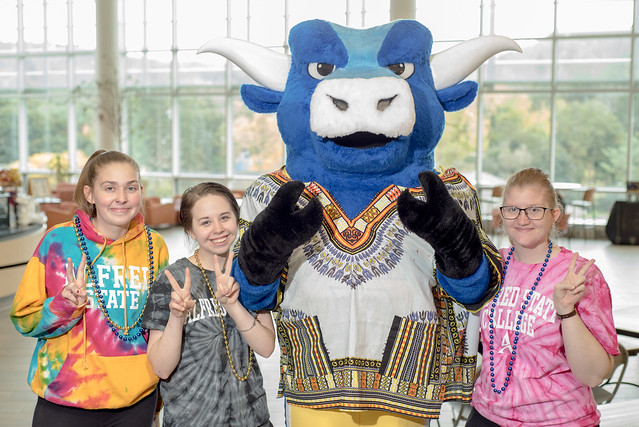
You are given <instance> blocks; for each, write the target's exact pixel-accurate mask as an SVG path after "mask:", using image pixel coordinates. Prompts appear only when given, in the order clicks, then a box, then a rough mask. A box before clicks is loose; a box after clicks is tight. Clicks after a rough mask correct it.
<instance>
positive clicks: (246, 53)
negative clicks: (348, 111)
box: [197, 38, 291, 92]
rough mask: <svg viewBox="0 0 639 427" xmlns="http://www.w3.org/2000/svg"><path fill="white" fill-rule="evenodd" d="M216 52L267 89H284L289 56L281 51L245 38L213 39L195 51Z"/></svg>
mask: <svg viewBox="0 0 639 427" xmlns="http://www.w3.org/2000/svg"><path fill="white" fill-rule="evenodd" d="M202 52H211V53H217V54H219V55H222V56H224V57H225V58H227V59H228V60H229V61H231V62H233V63H234V64H235V65H237V66H238V67H240V68H241V69H242V70H243V71H244V72H245V73H246V74H248V75H249V76H250V77H251V78H252V79H253V80H255V81H256V82H258V83H259V84H261V85H262V86H265V87H267V88H269V89H273V90H277V91H280V92H281V91H284V88H285V87H286V79H287V78H288V71H289V69H290V68H291V58H290V56H288V55H285V54H283V53H277V52H274V51H272V50H270V49H267V48H265V47H264V46H260V45H258V44H255V43H251V42H248V41H246V40H238V39H231V38H223V39H213V40H209V41H207V42H206V43H204V44H203V45H202V47H200V48H199V49H198V51H197V53H198V54H200V53H202Z"/></svg>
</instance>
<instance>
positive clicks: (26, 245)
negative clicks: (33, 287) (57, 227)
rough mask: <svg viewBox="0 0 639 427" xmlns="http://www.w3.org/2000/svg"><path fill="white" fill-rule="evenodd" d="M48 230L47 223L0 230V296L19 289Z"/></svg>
mask: <svg viewBox="0 0 639 427" xmlns="http://www.w3.org/2000/svg"><path fill="white" fill-rule="evenodd" d="M46 230H47V226H46V224H34V225H29V226H26V227H14V228H9V229H2V230H1V231H0V298H2V297H5V296H7V295H12V294H14V293H15V291H16V289H18V285H19V284H20V279H21V278H22V274H23V273H24V269H25V267H26V265H27V263H28V262H29V260H30V259H31V256H32V255H33V251H34V250H35V248H36V246H37V245H38V243H39V242H40V239H41V238H42V236H44V232H45V231H46Z"/></svg>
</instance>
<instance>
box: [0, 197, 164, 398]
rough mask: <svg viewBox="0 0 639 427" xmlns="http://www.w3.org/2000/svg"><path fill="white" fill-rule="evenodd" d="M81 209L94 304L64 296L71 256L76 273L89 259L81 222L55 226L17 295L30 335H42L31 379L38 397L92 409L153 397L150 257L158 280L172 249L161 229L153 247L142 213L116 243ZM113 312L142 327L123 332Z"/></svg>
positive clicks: (17, 314)
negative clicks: (146, 318) (143, 322)
mask: <svg viewBox="0 0 639 427" xmlns="http://www.w3.org/2000/svg"><path fill="white" fill-rule="evenodd" d="M76 214H77V216H78V217H79V218H80V229H81V231H82V234H83V237H84V240H83V241H84V242H86V248H87V250H88V254H89V257H90V260H91V261H90V263H91V264H92V270H93V272H94V276H93V277H94V279H93V280H90V279H89V277H88V276H89V275H88V274H87V279H86V282H87V285H86V286H87V294H88V298H87V303H86V304H85V305H83V306H80V307H78V306H76V305H75V304H72V303H70V302H69V301H67V300H66V299H65V298H64V297H63V296H62V293H61V292H62V288H63V287H64V286H65V284H66V277H67V274H66V268H67V258H71V259H72V261H73V267H74V271H77V268H78V265H80V261H81V258H82V250H81V248H80V244H79V243H78V242H79V241H81V239H82V236H78V235H76V230H75V228H74V225H73V222H66V223H62V224H59V225H57V226H55V227H53V228H52V229H50V230H49V231H48V232H47V233H46V234H45V235H44V237H43V238H42V240H41V241H40V243H39V244H38V247H37V248H36V250H35V252H34V254H33V257H32V258H31V260H30V261H29V263H28V264H27V267H26V270H25V273H24V276H23V277H22V281H21V282H20V286H19V288H18V290H17V292H16V295H15V298H14V301H13V306H12V307H11V320H12V321H13V324H14V326H15V327H16V329H17V330H18V332H20V333H21V334H22V335H25V336H29V337H34V338H37V339H38V342H37V345H36V347H35V351H34V353H33V357H32V359H31V365H30V367H29V377H28V382H29V384H30V385H31V388H32V389H33V391H34V392H35V393H36V394H37V395H38V396H40V397H42V398H44V399H46V400H48V401H50V402H53V403H56V404H59V405H65V406H73V407H79V408H84V409H106V408H122V407H127V406H130V405H132V404H134V403H136V402H137V401H139V400H140V399H142V398H144V397H145V396H147V395H149V394H150V393H151V392H152V391H153V390H154V389H155V387H156V384H157V382H158V378H157V377H156V376H155V375H154V374H153V370H152V369H151V365H150V363H149V361H148V359H147V356H146V345H147V344H146V338H147V335H146V332H143V330H142V329H141V327H140V324H139V320H140V319H141V317H142V314H143V311H144V307H145V306H146V300H147V295H148V290H149V289H148V278H149V267H150V265H151V262H150V260H152V261H153V264H152V265H153V273H154V277H157V275H158V272H159V271H160V270H161V269H162V268H164V267H165V266H166V264H167V263H168V258H169V255H168V250H167V247H166V244H165V243H164V239H163V238H162V236H160V235H159V234H158V233H156V232H155V231H153V230H149V233H150V238H151V245H150V246H149V233H147V230H146V228H145V226H144V220H143V217H142V215H141V214H138V215H137V216H136V217H135V218H134V219H133V220H132V221H131V223H130V225H129V230H128V231H127V233H126V234H125V235H124V237H121V238H120V239H118V240H115V241H113V240H111V239H109V238H106V237H104V236H102V235H101V234H100V233H99V232H98V231H97V230H96V229H95V228H94V227H93V225H92V223H91V220H90V219H89V217H88V216H87V215H86V214H85V213H83V212H82V211H79V210H78V211H76ZM100 301H102V304H100ZM107 316H108V318H109V319H111V321H112V323H114V324H115V325H119V326H121V327H124V326H131V325H135V327H134V328H132V329H131V330H130V331H129V333H128V335H123V330H121V329H118V328H117V327H112V326H109V321H108V319H107ZM118 335H120V336H122V337H123V338H124V339H123V338H120V337H119V336H118Z"/></svg>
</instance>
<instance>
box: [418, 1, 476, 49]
mask: <svg viewBox="0 0 639 427" xmlns="http://www.w3.org/2000/svg"><path fill="white" fill-rule="evenodd" d="M417 3H418V4H417V6H416V9H417V10H416V15H415V17H416V19H417V20H418V21H419V22H421V23H422V24H424V25H426V26H427V27H428V29H429V30H430V32H431V33H432V34H433V40H435V41H445V40H467V39H472V38H474V37H477V36H478V35H479V23H480V11H481V9H480V8H479V5H480V3H481V2H480V0H450V1H422V2H417ZM460 11H463V13H460ZM445 17H446V18H445ZM449 18H450V19H449Z"/></svg>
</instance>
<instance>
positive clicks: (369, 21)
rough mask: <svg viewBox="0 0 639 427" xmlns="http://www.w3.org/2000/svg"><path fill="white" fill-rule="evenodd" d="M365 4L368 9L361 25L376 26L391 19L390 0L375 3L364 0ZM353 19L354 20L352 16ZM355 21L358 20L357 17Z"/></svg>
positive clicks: (379, 0) (366, 26)
mask: <svg viewBox="0 0 639 427" xmlns="http://www.w3.org/2000/svg"><path fill="white" fill-rule="evenodd" d="M363 6H364V7H365V9H366V10H365V14H364V22H363V25H361V27H364V28H368V27H374V26H377V25H382V24H386V23H387V22H388V21H389V20H390V0H378V1H376V2H374V3H373V2H367V1H366V0H363ZM351 15H352V14H351ZM351 20H353V17H352V16H351ZM351 22H352V21H351ZM355 22H358V21H357V19H355Z"/></svg>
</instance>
